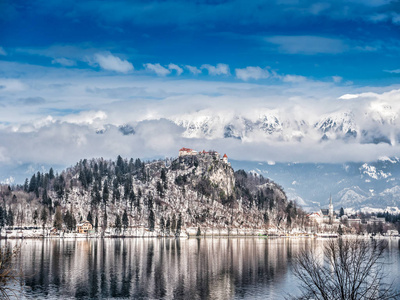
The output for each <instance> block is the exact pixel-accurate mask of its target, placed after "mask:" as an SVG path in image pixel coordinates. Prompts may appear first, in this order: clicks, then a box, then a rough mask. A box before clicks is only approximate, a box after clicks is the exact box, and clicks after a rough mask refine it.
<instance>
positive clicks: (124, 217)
mask: <svg viewBox="0 0 400 300" xmlns="http://www.w3.org/2000/svg"><path fill="white" fill-rule="evenodd" d="M122 225H123V226H124V231H125V230H126V229H128V226H129V218H128V213H127V212H126V209H125V210H124V214H123V215H122Z"/></svg>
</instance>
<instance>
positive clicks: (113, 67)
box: [93, 53, 133, 73]
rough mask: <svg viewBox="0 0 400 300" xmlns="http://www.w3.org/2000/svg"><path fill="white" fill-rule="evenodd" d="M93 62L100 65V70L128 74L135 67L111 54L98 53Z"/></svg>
mask: <svg viewBox="0 0 400 300" xmlns="http://www.w3.org/2000/svg"><path fill="white" fill-rule="evenodd" d="M93 61H94V63H96V64H98V65H99V66H100V68H102V69H104V70H108V71H115V72H120V73H128V72H130V71H132V70H133V65H132V64H131V63H130V62H129V61H127V60H123V59H120V58H119V57H117V56H114V55H112V54H111V53H104V54H101V53H96V54H95V55H94V57H93Z"/></svg>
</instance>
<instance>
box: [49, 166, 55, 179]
mask: <svg viewBox="0 0 400 300" xmlns="http://www.w3.org/2000/svg"><path fill="white" fill-rule="evenodd" d="M49 179H50V180H53V179H54V170H53V168H50V170H49Z"/></svg>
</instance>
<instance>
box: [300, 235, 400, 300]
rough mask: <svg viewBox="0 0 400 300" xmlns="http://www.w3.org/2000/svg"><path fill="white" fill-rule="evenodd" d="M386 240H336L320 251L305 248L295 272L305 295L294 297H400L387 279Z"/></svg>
mask: <svg viewBox="0 0 400 300" xmlns="http://www.w3.org/2000/svg"><path fill="white" fill-rule="evenodd" d="M386 247H387V242H386V241H385V240H378V241H376V240H371V241H370V240H366V239H361V238H359V239H332V240H329V241H327V242H326V243H325V244H324V247H323V250H322V251H321V252H320V254H318V253H317V250H316V249H304V250H303V251H301V252H300V253H299V255H298V256H297V257H296V259H295V264H294V274H295V276H296V277H297V278H298V279H299V280H300V288H301V292H302V294H301V295H300V296H299V297H294V299H343V300H344V299H400V297H399V295H400V294H399V292H398V291H396V290H395V289H394V288H393V285H392V284H389V283H387V282H386V281H385V278H386V274H385V271H384V261H383V260H384V251H385V249H386Z"/></svg>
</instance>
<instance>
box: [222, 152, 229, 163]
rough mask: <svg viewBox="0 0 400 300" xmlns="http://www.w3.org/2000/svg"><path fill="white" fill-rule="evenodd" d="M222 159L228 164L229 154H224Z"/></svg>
mask: <svg viewBox="0 0 400 300" xmlns="http://www.w3.org/2000/svg"><path fill="white" fill-rule="evenodd" d="M222 161H223V162H224V163H226V164H227V163H228V155H226V154H224V156H223V157H222Z"/></svg>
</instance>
